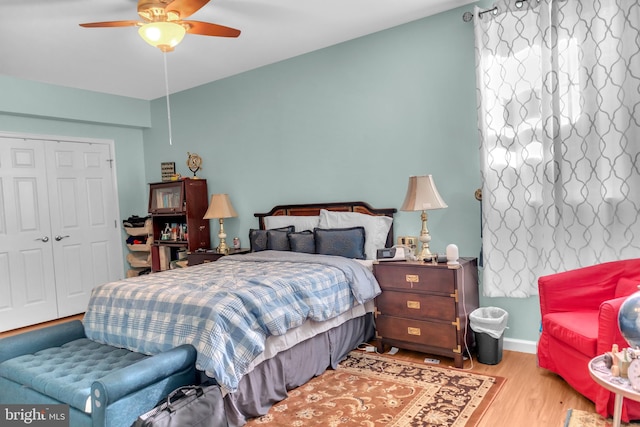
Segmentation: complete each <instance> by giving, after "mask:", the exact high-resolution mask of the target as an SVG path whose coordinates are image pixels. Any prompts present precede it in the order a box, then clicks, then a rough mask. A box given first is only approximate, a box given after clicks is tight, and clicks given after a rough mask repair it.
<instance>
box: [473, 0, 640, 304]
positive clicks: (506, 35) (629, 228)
mask: <svg viewBox="0 0 640 427" xmlns="http://www.w3.org/2000/svg"><path fill="white" fill-rule="evenodd" d="M474 12H475V16H474V26H475V43H476V75H477V88H478V89H477V93H478V124H479V130H480V135H481V139H480V151H481V156H480V158H481V172H482V179H483V184H482V190H483V198H482V217H483V218H482V232H483V240H482V244H483V255H484V268H483V277H482V278H483V289H484V295H485V296H490V297H502V296H506V297H519V298H525V297H529V296H531V295H537V293H538V290H537V278H538V277H539V276H540V275H543V274H548V273H551V272H557V271H565V270H569V269H573V268H577V267H580V266H586V265H592V264H597V263H601V262H605V261H612V260H617V259H625V258H634V257H640V219H639V218H638V213H639V210H640V4H639V2H638V1H629V0H619V1H617V2H616V1H613V0H612V1H605V2H601V1H594V2H592V1H577V0H564V1H557V0H540V1H537V0H529V1H513V0H512V1H508V2H507V1H505V2H499V3H496V4H495V7H494V9H492V10H489V11H481V10H480V9H478V8H476V9H475V11H474Z"/></svg>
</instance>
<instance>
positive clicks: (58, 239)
mask: <svg viewBox="0 0 640 427" xmlns="http://www.w3.org/2000/svg"><path fill="white" fill-rule="evenodd" d="M67 237H69V236H60V235H58V236H56V237H55V239H56V242H59V241H60V240H62V239H66V238H67Z"/></svg>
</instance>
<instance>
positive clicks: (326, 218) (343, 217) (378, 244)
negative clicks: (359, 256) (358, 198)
mask: <svg viewBox="0 0 640 427" xmlns="http://www.w3.org/2000/svg"><path fill="white" fill-rule="evenodd" d="M392 223H393V219H392V218H390V217H388V216H373V215H366V214H361V213H358V212H332V211H328V210H325V209H321V210H320V224H319V225H318V227H319V228H348V227H358V226H362V227H364V239H365V241H364V253H365V255H366V256H367V259H376V255H377V250H378V249H380V248H384V247H385V244H386V243H387V234H389V229H390V228H391V224H392Z"/></svg>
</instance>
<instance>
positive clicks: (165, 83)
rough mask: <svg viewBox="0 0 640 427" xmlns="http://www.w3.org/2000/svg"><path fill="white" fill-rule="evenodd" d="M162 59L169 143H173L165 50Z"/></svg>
mask: <svg viewBox="0 0 640 427" xmlns="http://www.w3.org/2000/svg"><path fill="white" fill-rule="evenodd" d="M162 57H163V59H164V89H165V92H166V94H167V123H168V125H169V145H173V138H172V137H173V135H172V132H171V103H170V102H169V76H168V73H167V52H162Z"/></svg>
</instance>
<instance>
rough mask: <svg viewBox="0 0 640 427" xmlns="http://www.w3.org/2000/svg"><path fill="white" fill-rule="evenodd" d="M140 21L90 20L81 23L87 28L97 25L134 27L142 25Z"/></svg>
mask: <svg viewBox="0 0 640 427" xmlns="http://www.w3.org/2000/svg"><path fill="white" fill-rule="evenodd" d="M141 24H142V23H141V22H140V21H108V22H90V23H87V24H80V26H81V27H85V28H97V27H134V26H136V25H141Z"/></svg>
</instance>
